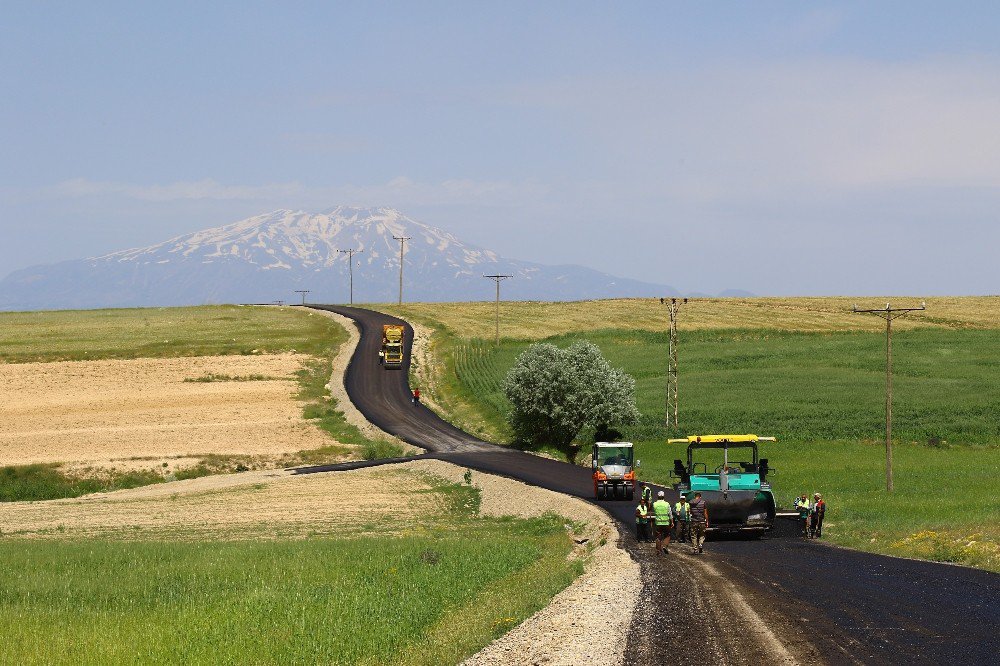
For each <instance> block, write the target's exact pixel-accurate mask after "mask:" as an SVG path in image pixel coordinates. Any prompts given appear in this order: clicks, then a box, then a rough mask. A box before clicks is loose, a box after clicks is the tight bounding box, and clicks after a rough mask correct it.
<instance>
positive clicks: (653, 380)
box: [387, 304, 1000, 570]
mask: <svg viewBox="0 0 1000 666" xmlns="http://www.w3.org/2000/svg"><path fill="white" fill-rule="evenodd" d="M509 305H510V307H515V306H516V304H509ZM387 310H395V309H394V308H387ZM411 316H412V315H411ZM451 316H453V317H457V315H454V314H452V315H451ZM422 321H423V322H424V323H428V324H433V320H431V319H430V318H429V316H428V315H427V314H426V313H423V314H422ZM782 322H785V323H787V322H786V321H785V320H780V319H779V320H778V323H779V324H782V325H784V324H783V323H782ZM437 328H438V330H439V333H438V334H437V340H436V345H435V349H436V353H437V355H438V356H439V358H440V359H441V373H440V374H441V377H440V380H439V382H438V386H437V387H435V388H436V390H438V391H439V392H441V393H444V394H445V395H443V396H442V398H441V399H440V400H438V402H439V403H440V404H442V405H443V406H444V408H445V409H446V410H447V412H448V414H447V416H448V417H449V418H452V419H454V420H455V421H456V422H457V423H459V424H461V425H463V426H466V427H468V428H470V429H472V430H474V431H476V432H477V433H478V434H480V435H483V436H486V437H491V438H493V439H495V440H498V441H508V439H509V436H510V433H509V430H508V428H507V426H506V422H505V419H504V414H505V413H506V411H507V409H508V407H509V405H508V404H507V401H506V399H505V398H504V396H503V394H502V390H501V382H502V380H503V377H504V375H505V374H506V372H507V370H508V369H509V368H510V367H511V365H512V364H513V363H514V361H515V359H516V358H517V356H518V354H519V353H521V352H522V351H523V350H524V349H525V348H526V347H527V346H528V345H529V344H530V342H531V339H530V337H531V336H530V335H526V336H525V338H522V339H517V338H505V339H503V340H502V342H501V345H500V347H499V348H498V347H496V346H495V345H494V344H493V341H492V340H490V339H482V338H466V337H461V336H459V335H457V334H456V332H455V329H454V328H452V327H446V326H443V325H441V324H438V325H437ZM532 330H533V329H532ZM577 339H586V340H590V341H592V342H594V343H595V344H597V345H598V346H599V347H600V348H601V349H602V351H603V352H604V354H605V355H606V356H607V357H608V358H609V359H610V361H611V363H612V364H613V365H615V366H617V367H621V368H623V369H625V370H626V371H627V372H628V373H629V374H631V375H632V376H633V377H635V378H636V382H637V385H636V391H637V402H638V406H639V409H640V411H641V413H642V418H641V421H640V423H639V424H637V425H635V426H631V427H627V428H625V429H624V431H625V435H626V437H627V438H628V439H630V440H632V441H634V442H636V444H637V457H638V458H639V459H641V460H642V463H643V466H642V476H644V477H645V478H648V479H651V480H654V481H658V482H661V483H668V482H670V477H669V474H670V470H671V469H672V467H673V460H674V459H675V458H684V457H685V454H684V448H685V447H683V446H679V445H667V444H666V440H667V439H668V438H669V437H678V436H684V435H687V434H699V433H705V434H708V433H747V432H752V433H756V434H759V435H774V436H777V437H778V438H779V442H778V443H776V444H772V445H765V446H766V447H767V448H766V449H765V451H764V454H765V455H766V456H767V457H768V458H769V459H770V461H771V465H772V467H774V468H776V469H777V473H776V474H775V475H774V476H773V477H772V479H771V481H772V482H773V484H774V487H775V493H776V495H777V497H778V500H779V503H783V504H786V505H787V504H789V503H790V501H791V499H792V498H793V497H794V496H795V495H797V494H800V493H803V492H808V493H810V494H811V493H812V492H816V491H818V492H823V493H824V495H825V497H826V499H827V500H828V502H829V505H830V507H831V514H830V517H829V520H828V529H827V530H826V531H825V536H828V537H829V538H830V540H832V541H834V542H837V543H841V544H844V545H850V546H855V547H859V548H864V549H868V550H875V551H880V552H886V553H892V554H897V555H909V556H918V557H925V558H930V559H937V560H944V561H955V562H962V563H965V564H970V565H974V566H980V567H984V568H989V569H993V570H1000V505H998V503H997V502H996V501H995V493H996V489H997V487H998V484H1000V419H997V417H996V415H997V414H1000V373H998V372H997V369H998V366H1000V356H998V354H997V351H996V350H997V349H1000V330H996V329H989V328H976V327H954V328H953V327H944V326H933V327H917V328H911V329H905V330H901V331H899V332H898V334H897V335H896V336H895V337H894V366H895V373H894V377H895V379H894V387H895V390H894V392H895V400H894V408H893V413H894V420H893V423H894V428H893V432H894V441H895V445H894V451H895V461H894V462H895V464H894V470H895V488H896V491H895V493H893V494H892V495H888V494H887V493H886V492H885V471H884V470H885V453H884V424H885V421H884V418H885V416H884V396H885V393H884V391H885V366H884V363H885V347H884V344H885V337H884V334H880V333H878V332H874V331H872V332H865V331H850V332H826V331H820V332H803V331H800V330H775V329H751V328H742V329H724V330H712V329H707V330H690V331H687V332H683V333H682V341H681V351H680V404H681V423H682V428H680V429H673V428H669V429H668V428H666V427H664V425H663V419H664V404H663V403H664V393H665V391H664V389H665V384H666V379H665V370H666V362H665V359H666V354H667V344H666V335H665V334H663V333H657V332H651V331H643V330H635V329H632V330H613V329H612V330H598V331H593V330H591V331H588V332H585V333H584V332H578V333H563V334H561V335H557V336H553V337H551V338H549V339H548V340H549V341H551V342H554V343H555V344H559V345H567V344H569V343H570V342H572V341H573V340H577ZM588 436H589V433H582V435H581V440H585V439H586V438H587V437H588Z"/></svg>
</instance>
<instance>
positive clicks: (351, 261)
mask: <svg viewBox="0 0 1000 666" xmlns="http://www.w3.org/2000/svg"><path fill="white" fill-rule="evenodd" d="M337 252H340V253H342V254H346V255H347V268H348V270H349V272H350V275H351V305H354V255H355V254H358V253H361V252H364V250H355V249H354V248H348V249H346V250H337Z"/></svg>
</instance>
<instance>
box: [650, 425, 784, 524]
mask: <svg viewBox="0 0 1000 666" xmlns="http://www.w3.org/2000/svg"><path fill="white" fill-rule="evenodd" d="M774 441H776V439H775V438H774V437H758V436H757V435H693V436H691V437H686V438H684V439H671V440H668V443H670V444H687V464H685V463H684V461H682V460H679V459H678V460H674V471H673V473H672V474H671V476H672V477H674V478H675V479H677V483H676V484H675V485H674V487H675V488H676V489H677V490H678V491H680V492H681V493H682V494H683V495H686V496H687V497H688V499H691V498H693V497H694V494H695V493H696V492H700V493H701V497H702V499H703V500H705V506H706V508H707V509H708V529H709V531H710V532H745V533H750V534H757V535H761V534H763V533H764V532H767V531H768V530H770V529H771V528H772V527H773V526H774V518H775V504H774V493H773V492H771V484H769V483H768V482H767V475H768V473H769V472H773V471H774V470H772V469H771V468H770V467H769V466H768V460H767V458H760V457H759V451H758V446H757V445H758V443H760V442H774ZM699 458H701V459H702V460H698V459H699ZM706 459H708V461H706Z"/></svg>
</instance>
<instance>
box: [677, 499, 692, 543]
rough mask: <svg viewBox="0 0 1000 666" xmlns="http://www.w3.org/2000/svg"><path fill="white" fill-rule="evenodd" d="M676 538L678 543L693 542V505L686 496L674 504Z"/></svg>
mask: <svg viewBox="0 0 1000 666" xmlns="http://www.w3.org/2000/svg"><path fill="white" fill-rule="evenodd" d="M674 536H675V537H676V538H677V540H678V541H684V542H687V541H690V540H691V505H690V504H688V501H687V497H685V496H684V495H681V497H680V499H679V500H677V503H676V504H674Z"/></svg>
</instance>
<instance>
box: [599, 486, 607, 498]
mask: <svg viewBox="0 0 1000 666" xmlns="http://www.w3.org/2000/svg"><path fill="white" fill-rule="evenodd" d="M605 497H607V491H605V490H604V486H598V487H597V499H599V500H602V499H604V498H605Z"/></svg>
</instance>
